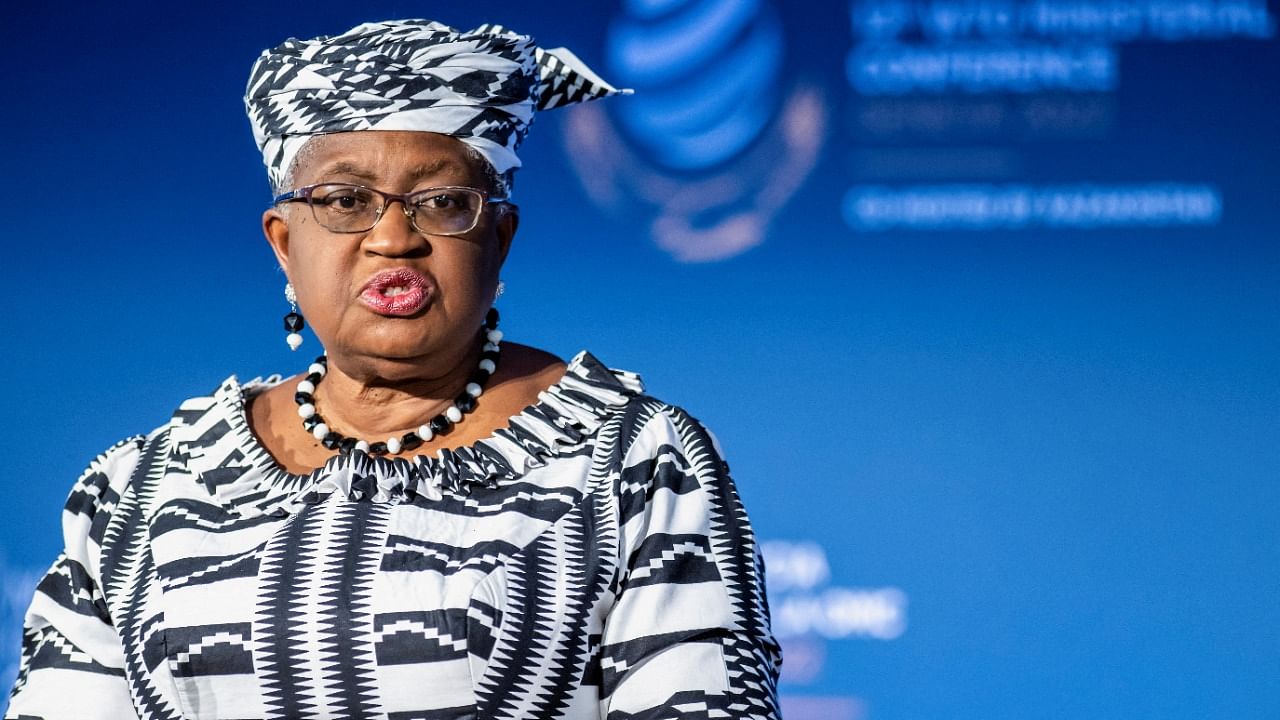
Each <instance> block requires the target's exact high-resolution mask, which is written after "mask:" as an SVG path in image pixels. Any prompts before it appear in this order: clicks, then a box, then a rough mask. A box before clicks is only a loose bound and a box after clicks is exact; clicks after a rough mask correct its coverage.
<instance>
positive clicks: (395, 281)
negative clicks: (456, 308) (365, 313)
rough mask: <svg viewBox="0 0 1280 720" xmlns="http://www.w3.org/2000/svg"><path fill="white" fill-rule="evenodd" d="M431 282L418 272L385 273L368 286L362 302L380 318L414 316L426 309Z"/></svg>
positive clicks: (400, 269)
mask: <svg viewBox="0 0 1280 720" xmlns="http://www.w3.org/2000/svg"><path fill="white" fill-rule="evenodd" d="M430 295H431V283H429V282H428V281H427V279H426V278H425V277H423V275H422V274H421V273H419V272H417V271H416V270H410V269H409V268H394V269H391V270H383V271H382V272H379V273H377V274H376V275H374V276H373V277H371V278H369V281H368V282H366V283H365V284H364V289H363V290H361V291H360V300H361V301H362V302H364V304H365V305H366V306H367V307H368V308H369V309H370V310H373V311H374V312H376V313H378V314H380V315H397V316H404V315H412V314H414V313H416V312H418V311H419V310H421V309H422V308H424V307H426V305H427V300H428V299H429V298H430Z"/></svg>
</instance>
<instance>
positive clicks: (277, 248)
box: [262, 207, 289, 275]
mask: <svg viewBox="0 0 1280 720" xmlns="http://www.w3.org/2000/svg"><path fill="white" fill-rule="evenodd" d="M262 234H263V235H264V236H265V237H266V238H267V244H268V245H270V246H271V252H273V253H275V254H276V262H278V263H280V268H281V269H282V270H284V273H285V275H288V274H289V221H288V220H285V218H284V214H283V213H281V212H280V210H279V209H277V208H274V207H271V208H267V211H266V212H264V213H262Z"/></svg>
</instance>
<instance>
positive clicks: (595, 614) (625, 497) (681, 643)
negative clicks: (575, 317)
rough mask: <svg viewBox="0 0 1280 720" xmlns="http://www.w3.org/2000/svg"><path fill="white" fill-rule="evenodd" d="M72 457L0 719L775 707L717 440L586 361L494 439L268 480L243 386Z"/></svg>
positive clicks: (756, 710) (763, 621)
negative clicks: (75, 460) (55, 535)
mask: <svg viewBox="0 0 1280 720" xmlns="http://www.w3.org/2000/svg"><path fill="white" fill-rule="evenodd" d="M278 382H281V378H280V377H279V376H272V377H270V378H266V379H261V378H259V379H255V380H252V381H249V382H247V383H245V384H244V385H241V384H240V383H239V382H238V381H237V380H236V377H235V376H234V375H233V376H231V377H229V378H227V380H226V381H225V382H223V384H222V385H221V387H219V388H218V389H217V391H215V392H214V393H213V394H212V395H210V396H207V397H198V398H193V399H190V400H187V401H186V402H184V403H183V404H182V405H181V407H180V408H179V409H178V410H177V412H176V413H175V414H174V415H173V418H172V419H171V420H170V421H169V422H168V423H166V424H165V425H163V426H161V427H160V428H157V429H156V430H155V431H153V432H151V433H149V434H148V435H146V436H137V437H132V438H129V439H126V440H124V441H122V442H120V443H119V444H117V445H115V446H114V447H113V448H111V449H110V450H108V451H107V452H106V453H104V454H102V455H101V456H99V457H98V458H97V459H95V460H94V461H93V463H92V464H91V465H90V466H89V468H88V469H87V470H86V471H85V473H84V475H83V476H82V477H81V478H80V479H79V481H78V482H77V483H76V485H75V487H74V489H73V491H72V493H71V495H70V498H69V499H68V501H67V505H66V510H65V512H64V515H63V526H64V532H65V540H66V549H65V552H64V553H63V554H62V555H61V556H60V557H59V558H58V560H57V561H56V562H55V563H54V565H53V567H52V569H51V570H50V571H49V573H48V574H47V575H46V576H45V578H44V579H43V581H42V582H41V583H40V586H39V588H38V590H37V591H36V595H35V598H34V600H33V601H32V604H31V609H30V611H29V612H28V615H27V618H26V627H25V631H24V638H23V658H22V669H21V672H20V675H19V677H18V681H17V684H16V685H15V687H14V692H13V695H12V696H11V698H10V701H11V703H10V707H9V710H8V712H7V714H6V715H5V717H6V718H26V717H44V718H111V719H112V720H119V719H120V718H126V717H132V716H134V715H137V716H138V717H141V718H179V717H183V718H393V719H396V720H409V719H411V718H413V719H423V720H436V719H440V720H443V719H445V718H448V719H450V720H452V719H454V718H459V719H460V718H522V719H524V718H609V719H610V720H622V719H623V718H776V717H778V707H777V694H776V682H777V676H778V670H779V666H780V664H781V656H780V654H779V650H778V646H777V644H776V643H775V642H774V640H773V637H772V636H771V633H770V630H769V618H768V609H767V606H766V602H765V598H764V594H763V587H764V570H763V566H762V564H761V562H760V557H759V553H758V552H757V548H756V543H755V538H754V537H753V535H752V531H751V528H750V525H749V524H748V522H747V517H746V515H745V513H744V511H743V507H742V504H741V502H740V501H739V498H738V494H737V491H736V490H735V488H734V485H733V482H732V480H731V479H730V477H729V474H728V468H727V466H726V464H725V462H724V461H723V460H722V459H721V456H720V453H719V451H718V449H717V446H716V444H715V440H714V439H713V438H712V436H711V435H710V434H709V433H708V432H707V430H706V429H704V428H703V427H702V426H701V425H700V424H699V423H698V422H697V421H696V420H694V419H693V418H691V417H690V416H689V415H688V414H686V413H685V412H684V411H682V410H680V409H679V408H676V407H673V406H671V405H667V404H664V403H662V402H659V401H657V400H655V399H653V398H651V397H648V396H646V395H644V394H643V387H642V385H641V383H640V380H639V378H638V377H637V376H635V375H632V374H630V373H625V372H621V371H614V370H609V369H607V368H606V367H605V366H603V365H601V364H600V363H599V361H597V360H596V359H595V358H593V357H592V356H591V355H589V354H587V353H585V352H584V353H580V354H579V355H578V356H576V357H575V358H574V359H573V360H572V362H571V363H570V364H569V369H568V372H567V373H566V374H565V376H564V379H563V380H561V381H560V382H559V383H557V384H556V385H554V386H552V387H551V388H549V389H548V390H546V391H545V392H543V393H542V394H541V395H540V396H539V399H538V402H536V403H535V404H534V405H531V406H529V407H528V408H526V409H525V410H524V411H523V412H521V413H520V414H519V415H517V416H515V417H514V418H512V419H511V422H510V426H509V427H508V428H506V429H503V430H499V431H497V432H496V433H495V434H494V435H493V436H491V437H490V438H488V439H486V440H483V441H480V442H478V443H476V444H474V445H472V446H470V447H466V448H461V449H458V450H456V451H442V452H440V453H438V454H437V455H435V456H420V457H418V458H416V459H414V460H407V459H389V458H383V457H378V458H375V457H371V456H368V455H366V454H364V453H360V452H356V453H354V454H352V455H350V456H335V457H334V458H333V459H331V460H330V461H329V462H327V463H326V464H325V466H324V467H322V468H318V469H316V470H315V471H313V472H312V473H310V474H309V475H294V474H290V473H289V472H287V471H286V470H284V469H283V468H282V467H280V466H279V465H278V464H276V463H275V461H274V460H273V459H272V457H271V456H270V455H269V454H268V453H267V451H266V450H265V448H263V447H262V445H261V444H259V442H258V441H257V439H256V438H255V437H254V435H253V433H252V431H251V429H250V427H249V425H248V422H247V420H246V413H245V405H246V403H245V398H246V397H248V396H251V395H253V394H255V393H258V392H261V391H262V390H264V389H266V388H268V387H270V386H272V385H274V384H275V383H278Z"/></svg>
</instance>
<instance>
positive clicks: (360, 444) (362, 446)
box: [356, 440, 369, 452]
mask: <svg viewBox="0 0 1280 720" xmlns="http://www.w3.org/2000/svg"><path fill="white" fill-rule="evenodd" d="M356 449H357V450H362V451H364V452H369V443H367V442H365V441H364V440H357V441H356Z"/></svg>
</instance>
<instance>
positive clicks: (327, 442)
mask: <svg viewBox="0 0 1280 720" xmlns="http://www.w3.org/2000/svg"><path fill="white" fill-rule="evenodd" d="M340 442H342V436H341V435H339V434H338V433H336V432H332V431H330V432H329V434H328V435H325V436H324V439H323V440H321V441H320V444H321V445H324V446H325V447H327V448H329V449H330V450H337V449H338V443H340Z"/></svg>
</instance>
